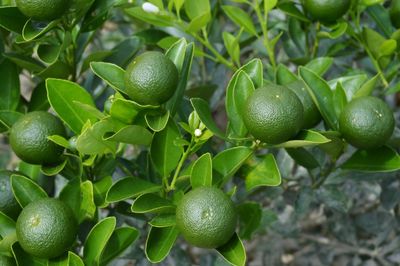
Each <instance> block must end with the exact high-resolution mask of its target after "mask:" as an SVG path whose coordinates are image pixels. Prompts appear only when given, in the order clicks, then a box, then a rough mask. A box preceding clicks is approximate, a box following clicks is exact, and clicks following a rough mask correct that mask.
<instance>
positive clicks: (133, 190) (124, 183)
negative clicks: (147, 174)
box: [106, 177, 161, 203]
mask: <svg viewBox="0 0 400 266" xmlns="http://www.w3.org/2000/svg"><path fill="white" fill-rule="evenodd" d="M160 189H161V186H160V185H157V184H154V183H151V182H149V181H146V180H144V179H140V178H137V177H126V178H123V179H120V180H118V181H117V182H116V183H115V184H113V185H112V186H111V188H110V189H109V191H108V192H107V197H106V200H107V202H109V203H111V202H118V201H122V200H125V199H129V198H135V197H137V196H140V195H142V194H146V193H154V192H157V191H159V190H160Z"/></svg>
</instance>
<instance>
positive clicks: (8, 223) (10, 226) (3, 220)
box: [0, 211, 15, 238]
mask: <svg viewBox="0 0 400 266" xmlns="http://www.w3.org/2000/svg"><path fill="white" fill-rule="evenodd" d="M12 233H15V222H14V221H13V219H11V218H10V217H8V216H7V215H5V214H4V213H2V212H1V211H0V236H1V237H2V238H4V237H6V236H7V235H9V234H12Z"/></svg>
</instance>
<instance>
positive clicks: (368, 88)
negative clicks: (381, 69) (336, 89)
mask: <svg viewBox="0 0 400 266" xmlns="http://www.w3.org/2000/svg"><path fill="white" fill-rule="evenodd" d="M378 81H379V74H377V75H375V76H374V77H373V78H371V79H370V80H368V81H367V82H365V83H364V84H363V85H362V86H361V87H360V88H359V89H358V90H357V91H356V92H355V93H354V95H353V98H358V97H363V96H370V95H371V94H372V91H373V90H374V89H375V86H376V83H377V82H378Z"/></svg>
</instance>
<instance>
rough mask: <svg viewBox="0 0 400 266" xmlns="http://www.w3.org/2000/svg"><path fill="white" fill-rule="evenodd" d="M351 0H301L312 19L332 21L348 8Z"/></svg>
mask: <svg viewBox="0 0 400 266" xmlns="http://www.w3.org/2000/svg"><path fill="white" fill-rule="evenodd" d="M350 5H351V0H303V7H304V9H305V10H306V11H307V13H308V14H310V16H311V17H312V18H313V19H316V20H319V21H321V22H323V23H333V22H335V21H336V20H337V19H339V18H341V17H342V16H343V15H344V14H346V12H347V11H348V10H349V8H350Z"/></svg>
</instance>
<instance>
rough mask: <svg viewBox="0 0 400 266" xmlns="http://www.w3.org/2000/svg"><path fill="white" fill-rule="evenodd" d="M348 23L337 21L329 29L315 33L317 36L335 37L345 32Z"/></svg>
mask: <svg viewBox="0 0 400 266" xmlns="http://www.w3.org/2000/svg"><path fill="white" fill-rule="evenodd" d="M347 27H348V24H347V22H345V21H342V22H339V23H337V24H336V25H334V26H333V27H332V28H331V31H320V32H318V33H317V36H318V37H319V38H328V39H337V38H339V37H341V36H342V35H343V34H345V33H346V30H347Z"/></svg>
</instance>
